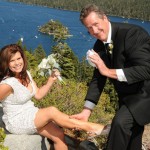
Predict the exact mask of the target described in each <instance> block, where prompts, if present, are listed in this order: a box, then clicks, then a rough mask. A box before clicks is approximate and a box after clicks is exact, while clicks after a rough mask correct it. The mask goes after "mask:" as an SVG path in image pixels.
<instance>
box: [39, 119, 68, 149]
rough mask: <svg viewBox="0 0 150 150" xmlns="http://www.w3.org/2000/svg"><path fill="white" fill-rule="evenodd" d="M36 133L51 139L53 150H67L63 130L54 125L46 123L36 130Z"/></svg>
mask: <svg viewBox="0 0 150 150" xmlns="http://www.w3.org/2000/svg"><path fill="white" fill-rule="evenodd" d="M38 133H39V134H40V135H43V136H44V137H47V138H49V139H51V140H52V141H53V142H54V148H55V150H60V149H61V150H68V147H67V145H66V143H65V139H64V133H63V130H62V129H61V128H60V127H58V126H57V125H56V124H55V123H53V122H50V123H48V124H47V125H45V126H44V127H42V128H40V129H38Z"/></svg>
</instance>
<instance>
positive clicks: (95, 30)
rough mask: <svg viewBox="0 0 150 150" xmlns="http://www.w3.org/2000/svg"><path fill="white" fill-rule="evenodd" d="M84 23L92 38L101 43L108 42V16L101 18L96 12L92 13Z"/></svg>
mask: <svg viewBox="0 0 150 150" xmlns="http://www.w3.org/2000/svg"><path fill="white" fill-rule="evenodd" d="M83 23H84V25H85V27H86V28H87V29H88V31H89V33H90V34H91V35H92V36H94V37H95V38H97V39H99V40H101V41H107V37H108V33H109V21H108V19H107V17H106V16H103V17H102V18H101V17H100V16H99V15H98V14H96V13H95V12H91V13H90V14H89V15H88V16H87V17H86V18H84V20H83Z"/></svg>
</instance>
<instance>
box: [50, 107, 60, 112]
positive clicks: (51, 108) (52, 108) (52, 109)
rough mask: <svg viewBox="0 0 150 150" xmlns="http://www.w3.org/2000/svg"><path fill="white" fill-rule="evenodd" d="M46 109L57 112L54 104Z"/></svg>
mask: <svg viewBox="0 0 150 150" xmlns="http://www.w3.org/2000/svg"><path fill="white" fill-rule="evenodd" d="M48 109H49V110H50V112H52V113H54V112H58V109H57V108H56V107H54V106H50V107H48Z"/></svg>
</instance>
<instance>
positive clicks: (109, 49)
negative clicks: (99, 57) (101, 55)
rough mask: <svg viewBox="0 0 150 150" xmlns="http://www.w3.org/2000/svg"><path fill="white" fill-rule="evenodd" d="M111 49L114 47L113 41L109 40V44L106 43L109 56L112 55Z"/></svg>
mask: <svg viewBox="0 0 150 150" xmlns="http://www.w3.org/2000/svg"><path fill="white" fill-rule="evenodd" d="M113 48H114V45H113V41H112V40H111V42H110V43H108V46H107V49H108V52H109V53H110V54H112V51H113Z"/></svg>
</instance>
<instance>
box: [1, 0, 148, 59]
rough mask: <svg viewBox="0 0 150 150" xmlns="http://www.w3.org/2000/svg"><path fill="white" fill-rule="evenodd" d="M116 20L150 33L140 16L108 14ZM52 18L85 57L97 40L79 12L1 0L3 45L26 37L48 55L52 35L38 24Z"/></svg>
mask: <svg viewBox="0 0 150 150" xmlns="http://www.w3.org/2000/svg"><path fill="white" fill-rule="evenodd" d="M109 18H110V20H111V21H114V22H124V21H126V22H128V23H133V24H138V25H140V26H142V27H144V28H145V29H146V30H147V31H148V32H149V34H150V22H148V21H142V20H138V19H127V18H122V17H113V16H109ZM50 19H53V20H59V21H60V22H61V23H62V24H63V25H64V26H66V27H68V28H69V31H70V34H72V35H73V36H72V37H70V38H69V39H68V40H67V43H68V45H69V46H70V47H71V49H72V50H73V51H74V53H75V55H77V56H78V57H79V58H82V57H83V56H85V53H86V51H87V50H88V49H91V48H92V46H93V44H94V42H95V40H96V39H94V38H92V37H91V36H90V35H89V34H88V33H87V30H86V29H85V27H84V26H83V25H82V24H81V23H80V21H79V12H75V11H66V10H59V9H52V8H48V7H42V6H33V5H26V4H22V3H16V2H7V1H4V0H0V47H3V46H4V45H6V44H10V43H16V42H17V41H18V40H19V39H20V38H23V45H26V47H27V48H28V49H32V50H34V49H35V48H37V46H38V45H40V44H41V45H42V46H43V48H44V50H45V51H46V54H47V55H48V54H49V53H50V51H51V46H52V45H53V43H52V38H50V37H49V36H47V35H44V34H41V33H40V32H38V27H39V26H42V25H43V24H45V23H47V22H48V21H49V20H50Z"/></svg>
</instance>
